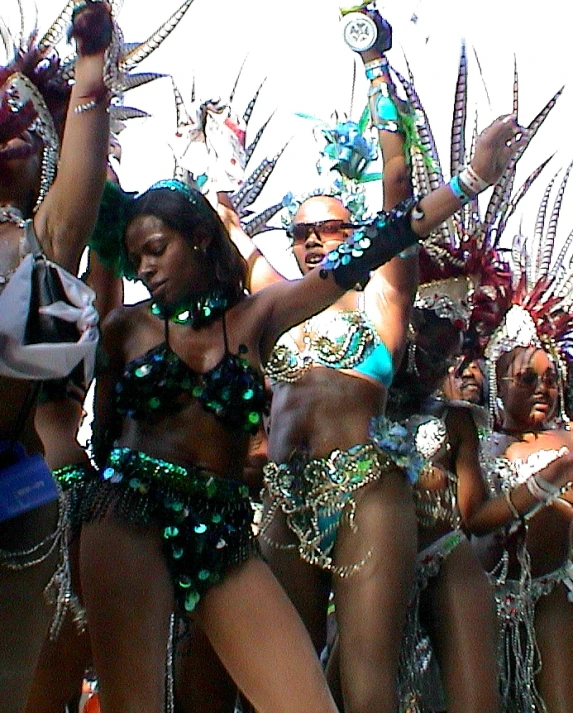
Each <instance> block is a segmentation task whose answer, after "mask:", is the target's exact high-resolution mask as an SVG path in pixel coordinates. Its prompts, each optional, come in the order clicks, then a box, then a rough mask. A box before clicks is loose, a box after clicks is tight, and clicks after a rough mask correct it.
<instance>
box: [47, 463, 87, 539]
mask: <svg viewBox="0 0 573 713" xmlns="http://www.w3.org/2000/svg"><path fill="white" fill-rule="evenodd" d="M52 475H53V476H54V478H55V480H56V482H57V483H58V484H59V486H60V487H61V489H62V493H63V494H64V498H65V500H66V506H67V511H68V518H69V523H70V540H74V539H75V538H76V537H78V536H79V534H80V529H81V525H82V521H81V517H80V510H81V508H82V503H83V498H84V491H85V487H86V484H87V483H89V482H90V481H92V480H95V479H96V478H97V471H96V470H95V468H92V467H91V466H90V465H89V464H87V463H82V464H71V465H65V466H62V467H61V468H55V469H54V470H53V471H52Z"/></svg>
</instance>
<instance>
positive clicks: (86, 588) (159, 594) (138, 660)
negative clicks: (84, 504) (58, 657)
mask: <svg viewBox="0 0 573 713" xmlns="http://www.w3.org/2000/svg"><path fill="white" fill-rule="evenodd" d="M80 570H81V580H82V590H83V597H84V601H85V604H86V609H87V613H88V621H89V630H90V638H91V642H92V650H93V657H94V664H95V668H96V670H97V672H98V679H99V683H100V691H101V692H100V699H101V703H102V708H103V711H104V713H141V712H142V711H146V713H162V710H163V706H164V696H165V667H166V651H167V641H168V632H169V618H170V614H171V611H172V610H173V585H172V583H171V580H170V578H169V574H168V571H167V566H166V563H165V560H164V557H163V554H162V550H161V535H160V532H159V530H158V529H157V528H155V527H148V528H142V527H135V526H133V525H130V524H127V523H125V522H122V521H120V520H118V519H115V518H114V517H113V516H110V515H108V516H107V517H106V518H105V519H103V520H98V521H97V522H92V523H89V524H87V525H84V527H83V531H82V541H81V556H80Z"/></svg>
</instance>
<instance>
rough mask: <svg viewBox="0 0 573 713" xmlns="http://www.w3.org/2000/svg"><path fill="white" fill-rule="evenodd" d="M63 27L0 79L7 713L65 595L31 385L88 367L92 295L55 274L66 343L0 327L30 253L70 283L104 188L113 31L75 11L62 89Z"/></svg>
mask: <svg viewBox="0 0 573 713" xmlns="http://www.w3.org/2000/svg"><path fill="white" fill-rule="evenodd" d="M64 26H65V24H64V23H63V21H62V22H60V23H59V24H58V23H56V24H55V25H54V26H53V27H52V29H51V30H50V32H49V33H48V34H47V35H46V36H44V37H43V38H42V39H41V40H40V41H39V42H38V43H37V44H34V42H33V40H30V41H29V43H28V44H27V45H23V46H21V47H20V46H18V45H17V44H16V43H15V46H17V53H16V56H15V58H14V59H13V60H12V61H11V62H10V63H9V64H8V65H7V66H6V67H4V68H2V70H1V71H0V101H1V112H0V237H1V241H0V276H1V277H0V289H1V290H2V292H1V294H0V313H1V315H2V319H1V324H0V331H1V332H2V340H1V343H0V440H1V441H2V456H3V457H2V469H1V470H0V484H1V491H2V492H1V495H0V504H1V506H2V507H1V510H2V515H1V516H0V610H1V612H2V616H1V617H0V678H1V680H2V709H3V710H5V711H9V712H10V713H16V712H18V711H21V710H22V709H23V708H24V704H25V701H26V695H27V692H28V687H29V684H30V681H31V678H32V675H33V672H34V669H35V665H36V660H37V657H38V654H39V651H40V647H41V645H42V641H43V639H44V635H45V633H46V631H47V628H48V623H49V618H50V616H51V613H52V610H51V608H50V607H48V605H47V604H46V602H45V601H44V592H46V593H48V592H49V590H50V587H55V588H56V589H57V588H59V587H60V586H61V587H65V586H66V583H65V571H66V567H65V563H63V562H60V557H61V555H62V554H63V551H64V544H65V537H64V533H65V517H64V514H63V512H62V511H61V503H60V501H59V500H58V491H57V489H56V487H55V485H54V484H53V481H52V479H51V475H50V473H49V470H48V469H47V466H46V465H45V463H44V461H43V459H42V457H41V454H42V444H41V442H40V439H39V437H38V434H37V432H36V430H35V428H34V403H35V398H36V394H37V389H36V388H35V386H34V383H38V380H40V379H44V378H50V377H52V378H54V377H64V376H66V374H67V373H68V371H70V370H71V369H72V368H73V367H74V366H75V365H76V364H78V363H79V362H80V361H81V360H82V359H85V360H86V361H88V362H89V360H90V359H91V358H93V353H94V350H95V344H96V341H97V336H96V333H95V330H94V328H93V327H94V321H93V310H92V309H91V308H90V302H91V300H93V295H92V294H91V292H90V291H89V290H87V288H86V290H87V291H85V292H83V293H82V291H81V290H80V289H79V287H78V286H77V285H75V283H72V278H71V276H69V277H70V279H69V280H68V277H66V273H64V271H62V270H60V269H59V268H58V270H59V272H58V275H59V279H60V280H64V282H63V283H62V284H66V285H67V286H68V287H70V285H72V287H71V289H74V290H77V291H76V293H75V294H76V297H75V299H76V301H75V302H74V298H73V296H71V295H70V294H68V298H69V299H70V300H71V301H72V305H73V306H72V308H71V310H72V312H73V311H74V310H75V313H74V315H72V316H71V317H70V319H71V321H72V323H73V322H75V324H76V327H77V335H76V337H75V343H74V342H69V343H67V344H65V345H64V344H61V343H57V339H56V340H54V342H53V343H52V342H45V343H43V344H39V345H36V344H33V343H32V344H30V342H31V341H32V342H33V340H34V337H35V336H37V335H34V334H32V335H25V337H22V335H21V334H20V333H19V332H18V331H16V332H15V331H14V328H13V326H12V325H10V324H9V323H8V322H7V318H8V317H9V316H10V315H13V314H14V313H15V310H16V305H18V306H19V305H22V306H23V308H25V310H26V312H27V311H28V305H29V304H31V303H29V302H28V301H26V300H27V299H28V298H27V296H28V295H29V294H30V290H31V288H30V272H31V265H32V258H31V257H30V256H31V255H32V254H34V255H38V254H40V253H43V254H44V255H45V256H47V258H48V259H50V260H53V261H54V263H56V264H57V265H59V266H61V268H64V269H65V270H68V271H69V272H71V273H73V274H75V272H76V270H77V267H78V262H79V258H80V254H81V252H82V250H83V248H84V246H85V245H86V243H87V240H88V238H89V236H90V234H91V232H92V230H93V227H94V224H95V220H96V217H97V211H98V206H99V200H100V196H101V192H102V189H103V184H104V180H105V172H106V158H107V145H108V142H107V137H108V134H109V114H108V112H107V108H108V104H109V96H110V88H112V87H111V84H110V80H111V78H112V77H114V76H115V75H114V71H113V70H114V62H115V61H116V60H117V56H116V54H115V51H114V50H115V49H116V47H117V42H116V30H115V26H114V23H113V20H112V18H111V16H110V10H109V6H108V5H107V4H106V3H103V2H98V3H96V2H84V3H81V4H80V5H78V6H77V7H76V8H75V10H74V14H73V19H72V28H71V33H70V35H71V37H72V38H74V39H75V41H76V46H77V52H78V56H77V59H76V61H75V70H74V79H75V81H74V83H73V85H71V84H70V83H69V81H68V80H67V79H66V76H68V75H66V74H65V72H60V66H59V60H58V59H57V56H56V55H54V54H53V53H52V44H53V42H54V41H57V39H58V31H59V30H61V29H62V28H63V27H64ZM108 48H109V49H108ZM62 69H63V68H62ZM104 77H107V78H108V84H106V83H105V82H104ZM64 126H65V132H64ZM62 137H63V138H62ZM60 140H61V148H60ZM54 269H56V268H54ZM74 285H75V287H74ZM33 316H34V315H33V314H32V315H31V317H33ZM8 321H9V320H8ZM17 326H18V328H21V327H22V325H21V324H19V325H17ZM28 337H30V338H28ZM36 351H40V352H41V356H40V357H35V356H34V353H35V352H36ZM24 493H27V494H28V496H30V497H25V498H22V495H23V494H24ZM33 494H36V495H37V497H31V495H33ZM59 563H60V565H62V566H61V567H58V564H59ZM57 569H58V571H56V570H57ZM56 594H57V592H56ZM64 594H65V592H64Z"/></svg>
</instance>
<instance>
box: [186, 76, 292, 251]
mask: <svg viewBox="0 0 573 713" xmlns="http://www.w3.org/2000/svg"><path fill="white" fill-rule="evenodd" d="M243 64H244V63H243ZM242 70H243V66H241V69H240V71H239V75H238V77H237V80H236V81H235V84H234V87H233V89H232V91H231V95H230V98H229V100H228V101H226V102H224V101H222V100H221V99H208V100H203V101H201V100H199V99H196V96H195V83H193V89H192V94H191V102H190V103H189V105H188V106H187V105H186V104H185V101H184V100H183V97H182V96H181V92H180V91H179V89H178V88H177V86H175V84H174V86H173V93H174V99H175V110H176V118H177V132H176V138H175V141H174V142H173V146H172V150H173V155H174V159H175V170H174V176H175V177H176V178H178V179H179V180H182V181H185V182H187V183H191V184H193V185H194V186H195V187H197V188H199V190H201V191H202V192H203V193H204V194H205V195H206V197H207V198H209V199H210V200H212V201H213V202H215V201H216V193H217V192H225V193H227V194H228V196H229V199H230V201H231V203H232V205H233V208H234V210H235V211H236V213H237V215H238V216H239V220H240V221H241V226H242V228H243V230H244V231H245V232H246V233H247V235H249V236H250V237H253V236H255V235H257V234H258V233H262V232H264V231H266V230H270V229H271V227H270V226H269V225H268V221H269V220H270V219H271V218H272V217H273V216H274V215H276V213H278V211H279V210H280V209H281V208H282V207H283V203H282V202H281V203H277V204H275V205H272V206H269V207H267V208H265V209H264V210H262V211H260V212H258V213H255V212H254V211H253V210H252V209H251V206H252V205H253V204H254V202H255V201H256V200H257V198H258V197H259V195H260V194H261V191H262V190H263V188H264V187H265V185H266V184H267V181H268V180H269V178H270V176H271V174H272V172H273V170H274V168H275V166H276V164H277V161H278V160H279V158H280V156H281V155H282V152H283V151H284V148H285V147H284V146H283V147H282V148H281V149H280V150H279V151H277V152H276V153H275V154H274V155H273V156H271V157H270V158H264V159H263V160H262V161H261V162H260V163H259V164H258V165H257V166H255V168H253V169H252V170H250V163H251V159H252V157H253V154H254V152H255V149H256V148H257V146H258V145H259V142H260V140H261V138H262V136H263V134H264V131H265V129H266V128H267V126H268V124H269V122H270V120H271V118H272V115H271V117H269V118H267V119H266V121H265V122H264V123H263V125H262V126H261V127H260V128H259V129H258V131H257V132H256V134H255V136H254V138H253V140H252V141H251V142H250V143H247V133H248V127H249V122H250V121H251V118H252V114H253V111H254V108H255V105H256V103H257V100H258V98H259V95H260V92H261V89H262V88H263V85H264V82H262V83H261V84H260V85H259V87H258V88H257V90H256V92H255V94H254V95H253V97H252V98H251V99H250V100H249V102H248V104H247V107H246V108H245V110H244V111H243V112H242V114H241V113H239V112H238V111H237V109H236V106H235V105H236V102H235V99H234V97H235V92H236V89H237V85H238V82H239V78H240V76H241V73H242Z"/></svg>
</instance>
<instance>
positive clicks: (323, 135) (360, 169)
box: [283, 107, 382, 226]
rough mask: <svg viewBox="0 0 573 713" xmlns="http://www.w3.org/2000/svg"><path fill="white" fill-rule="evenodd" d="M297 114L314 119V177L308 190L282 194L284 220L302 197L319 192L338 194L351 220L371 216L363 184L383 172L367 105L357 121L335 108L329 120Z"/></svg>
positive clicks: (285, 220)
mask: <svg viewBox="0 0 573 713" xmlns="http://www.w3.org/2000/svg"><path fill="white" fill-rule="evenodd" d="M297 116H300V117H301V118H303V119H307V120H310V121H312V122H313V135H314V139H315V142H316V146H317V161H316V171H317V178H316V180H315V182H314V183H315V185H314V187H313V188H312V189H311V190H310V191H307V192H306V193H304V194H300V195H294V194H292V193H289V194H288V195H287V196H286V197H285V200H284V204H285V208H286V213H287V215H285V216H284V217H283V224H284V225H285V226H287V225H290V222H291V221H292V218H294V216H295V215H296V213H297V211H298V209H299V208H300V206H301V204H302V203H304V201H305V200H307V199H308V198H312V197H313V196H320V195H327V196H333V197H335V198H338V199H339V200H340V201H341V202H342V204H343V205H344V206H345V207H346V208H347V209H348V210H349V211H350V214H351V216H352V220H353V221H354V222H360V221H363V220H367V219H368V217H372V216H370V211H369V209H368V205H367V196H366V191H365V186H366V184H367V183H371V182H373V181H380V180H381V178H382V174H381V173H380V172H379V171H378V170H377V167H376V164H375V162H376V160H377V159H378V157H379V151H378V141H377V138H376V136H375V133H374V130H373V128H372V126H371V124H370V110H369V108H368V107H366V108H365V109H364V110H363V111H362V114H361V115H360V118H359V119H358V121H357V122H356V121H352V120H351V119H350V118H349V117H348V116H346V115H342V116H341V117H339V115H338V113H337V112H335V113H334V114H333V115H332V118H331V121H330V122H327V121H323V120H322V119H319V118H317V117H314V116H310V115H309V114H304V113H298V114H297Z"/></svg>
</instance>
